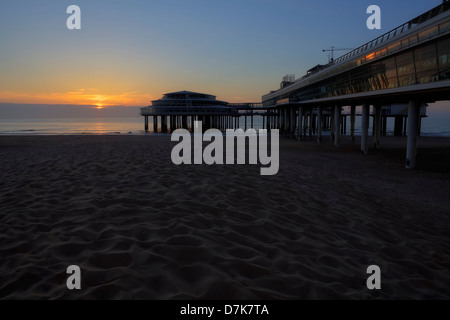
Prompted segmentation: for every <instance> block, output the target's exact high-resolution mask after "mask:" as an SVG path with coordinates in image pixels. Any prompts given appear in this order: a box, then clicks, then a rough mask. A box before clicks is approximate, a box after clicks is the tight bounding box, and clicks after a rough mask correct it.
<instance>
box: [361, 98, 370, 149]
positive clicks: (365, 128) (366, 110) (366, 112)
mask: <svg viewBox="0 0 450 320" xmlns="http://www.w3.org/2000/svg"><path fill="white" fill-rule="evenodd" d="M369 117H370V105H369V104H367V103H364V104H363V106H362V115H361V130H362V133H361V152H362V154H363V155H367V154H368V151H369V149H368V143H367V142H368V140H369Z"/></svg>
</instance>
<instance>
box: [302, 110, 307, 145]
mask: <svg viewBox="0 0 450 320" xmlns="http://www.w3.org/2000/svg"><path fill="white" fill-rule="evenodd" d="M307 130H308V108H307V107H303V138H305V137H306V131H307Z"/></svg>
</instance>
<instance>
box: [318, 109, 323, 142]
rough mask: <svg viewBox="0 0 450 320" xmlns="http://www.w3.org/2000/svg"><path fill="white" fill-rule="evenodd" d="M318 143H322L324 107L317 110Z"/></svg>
mask: <svg viewBox="0 0 450 320" xmlns="http://www.w3.org/2000/svg"><path fill="white" fill-rule="evenodd" d="M317 130H318V131H317V142H318V143H322V130H323V126H322V107H318V108H317Z"/></svg>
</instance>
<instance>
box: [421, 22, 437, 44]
mask: <svg viewBox="0 0 450 320" xmlns="http://www.w3.org/2000/svg"><path fill="white" fill-rule="evenodd" d="M438 33H439V28H438V26H436V27H433V28H430V29H428V30H425V31H422V32H421V33H419V40H420V41H424V40H427V39H429V38H432V37H434V36H436V35H438Z"/></svg>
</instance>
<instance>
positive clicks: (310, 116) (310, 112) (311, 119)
mask: <svg viewBox="0 0 450 320" xmlns="http://www.w3.org/2000/svg"><path fill="white" fill-rule="evenodd" d="M308 113H309V125H308V129H309V130H308V133H309V137H310V138H311V137H312V130H313V108H312V107H309V108H308Z"/></svg>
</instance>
